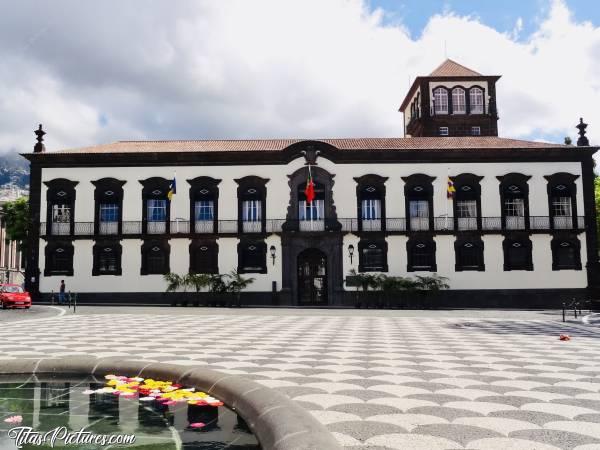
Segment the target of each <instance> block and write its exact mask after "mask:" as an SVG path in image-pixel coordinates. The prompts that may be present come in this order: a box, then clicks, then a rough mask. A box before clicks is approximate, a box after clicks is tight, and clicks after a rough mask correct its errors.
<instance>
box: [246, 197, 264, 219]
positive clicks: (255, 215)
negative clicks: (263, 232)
mask: <svg viewBox="0 0 600 450" xmlns="http://www.w3.org/2000/svg"><path fill="white" fill-rule="evenodd" d="M261 218H262V202H261V201H260V200H245V201H244V202H243V203H242V220H243V221H244V222H260V220H261Z"/></svg>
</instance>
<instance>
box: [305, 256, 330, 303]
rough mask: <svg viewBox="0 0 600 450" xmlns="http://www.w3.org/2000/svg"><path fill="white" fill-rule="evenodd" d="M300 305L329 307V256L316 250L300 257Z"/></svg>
mask: <svg viewBox="0 0 600 450" xmlns="http://www.w3.org/2000/svg"><path fill="white" fill-rule="evenodd" d="M298 303H299V304H300V305H304V306H319V305H327V256H326V255H325V253H323V252H322V251H320V250H317V249H316V248H309V249H307V250H304V251H303V252H301V253H300V254H299V255H298Z"/></svg>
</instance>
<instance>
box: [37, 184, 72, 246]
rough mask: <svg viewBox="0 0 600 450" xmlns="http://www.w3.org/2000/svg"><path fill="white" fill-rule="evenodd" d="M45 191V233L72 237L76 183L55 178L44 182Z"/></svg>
mask: <svg viewBox="0 0 600 450" xmlns="http://www.w3.org/2000/svg"><path fill="white" fill-rule="evenodd" d="M44 184H45V185H46V186H47V188H48V189H47V191H46V208H47V212H46V222H47V223H46V231H47V234H49V235H54V236H57V235H58V236H63V235H72V234H73V232H74V230H75V193H76V191H75V186H77V184H79V182H77V181H71V180H67V179H65V178H57V179H55V180H52V181H47V182H44Z"/></svg>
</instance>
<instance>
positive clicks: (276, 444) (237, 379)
mask: <svg viewBox="0 0 600 450" xmlns="http://www.w3.org/2000/svg"><path fill="white" fill-rule="evenodd" d="M108 374H114V375H124V376H128V377H143V378H154V379H159V380H165V381H172V382H174V383H178V384H183V385H185V386H186V387H194V388H196V389H199V390H202V391H204V392H206V393H207V394H209V395H211V396H214V397H216V398H218V399H219V400H221V401H222V402H223V403H224V404H225V405H226V406H227V407H228V408H230V409H231V410H233V411H235V412H236V413H238V414H239V415H240V416H241V417H242V418H243V419H244V421H245V422H246V423H247V424H248V427H249V428H250V430H251V431H252V433H253V434H254V435H255V436H256V438H257V439H258V441H259V443H260V445H261V447H262V448H263V450H310V449H327V450H341V449H342V447H341V445H340V444H339V443H338V442H337V440H336V439H335V438H334V437H333V435H332V434H331V433H330V432H329V431H328V430H327V429H326V428H325V426H324V425H323V424H321V423H320V422H319V421H317V419H316V418H315V417H314V416H312V415H311V414H310V413H309V412H308V411H307V410H305V409H304V408H302V407H301V406H300V405H298V404H297V403H295V402H294V401H293V400H291V399H289V398H288V397H286V396H285V395H283V394H281V393H279V392H277V391H275V390H273V389H271V388H268V387H266V386H263V385H261V384H259V383H257V382H255V381H253V380H250V379H247V378H244V377H242V376H240V375H232V374H227V373H224V372H220V371H218V370H215V369H211V368H210V367H209V366H207V365H202V364H198V365H185V366H183V365H178V364H166V363H159V362H153V361H146V360H139V359H138V360H136V359H123V358H118V357H109V358H94V357H87V356H70V357H62V358H41V359H9V360H2V361H0V381H1V382H11V381H23V376H34V377H37V378H46V377H51V378H52V379H53V380H61V379H64V380H65V381H66V380H68V379H73V378H76V377H77V378H81V377H89V376H92V377H101V378H102V379H103V380H104V376H105V375H108ZM17 378H18V379H17Z"/></svg>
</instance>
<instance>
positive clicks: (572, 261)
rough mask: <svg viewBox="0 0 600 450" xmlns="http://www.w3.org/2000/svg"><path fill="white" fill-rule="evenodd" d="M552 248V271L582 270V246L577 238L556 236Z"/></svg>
mask: <svg viewBox="0 0 600 450" xmlns="http://www.w3.org/2000/svg"><path fill="white" fill-rule="evenodd" d="M551 247H552V270H581V244H580V242H579V239H577V236H555V237H554V239H552V242H551Z"/></svg>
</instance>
